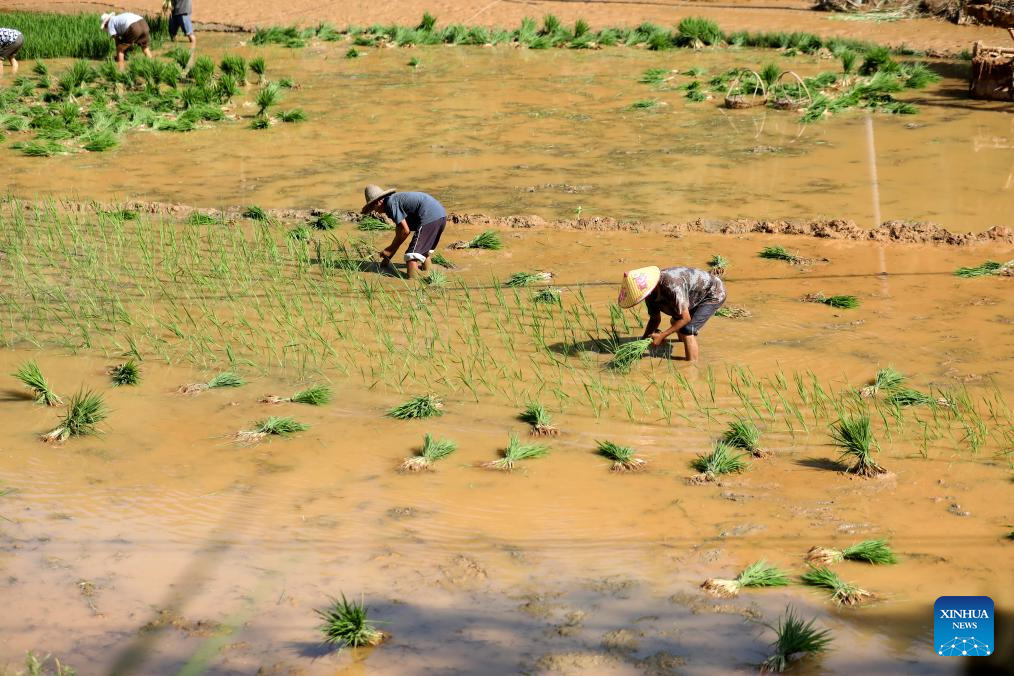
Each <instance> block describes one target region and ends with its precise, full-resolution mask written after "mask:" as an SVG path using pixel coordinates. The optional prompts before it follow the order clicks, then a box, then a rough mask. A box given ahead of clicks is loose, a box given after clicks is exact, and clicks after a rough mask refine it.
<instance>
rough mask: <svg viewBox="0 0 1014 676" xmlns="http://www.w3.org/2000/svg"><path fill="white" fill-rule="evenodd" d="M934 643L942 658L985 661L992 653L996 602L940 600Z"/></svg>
mask: <svg viewBox="0 0 1014 676" xmlns="http://www.w3.org/2000/svg"><path fill="white" fill-rule="evenodd" d="M933 643H934V649H935V650H936V653H937V655H942V656H943V657H985V656H986V655H991V654H992V653H993V599H991V598H989V597H988V596H941V597H940V598H938V599H937V602H936V603H934V604H933Z"/></svg>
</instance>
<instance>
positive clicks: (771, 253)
mask: <svg viewBox="0 0 1014 676" xmlns="http://www.w3.org/2000/svg"><path fill="white" fill-rule="evenodd" d="M757 255H758V256H760V257H761V258H769V259H771V260H776V261H786V262H788V263H799V262H801V261H802V259H801V258H800V257H799V256H797V255H796V254H794V253H791V252H790V251H788V250H787V249H786V248H785V247H781V246H766V247H764V248H763V249H761V252H760V253H759V254H757Z"/></svg>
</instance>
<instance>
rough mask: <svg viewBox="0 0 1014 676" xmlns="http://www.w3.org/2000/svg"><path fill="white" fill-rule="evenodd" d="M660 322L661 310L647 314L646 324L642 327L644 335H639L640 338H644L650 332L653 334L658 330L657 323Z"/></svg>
mask: <svg viewBox="0 0 1014 676" xmlns="http://www.w3.org/2000/svg"><path fill="white" fill-rule="evenodd" d="M661 323H662V313H661V312H655V313H652V314H649V315H648V325H647V326H645V327H644V335H643V336H641V339H642V340H643V339H644V338H647V337H648V336H650V335H651V334H653V333H655V332H656V331H658V327H659V325H660V324H661Z"/></svg>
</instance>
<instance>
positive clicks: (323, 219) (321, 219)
mask: <svg viewBox="0 0 1014 676" xmlns="http://www.w3.org/2000/svg"><path fill="white" fill-rule="evenodd" d="M310 226H311V227H313V228H315V229H317V230H334V229H335V228H337V227H338V217H337V216H335V215H334V214H333V213H331V212H327V213H325V214H321V215H320V216H318V217H317V218H315V219H313V220H312V221H310Z"/></svg>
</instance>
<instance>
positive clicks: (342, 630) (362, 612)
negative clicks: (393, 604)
mask: <svg viewBox="0 0 1014 676" xmlns="http://www.w3.org/2000/svg"><path fill="white" fill-rule="evenodd" d="M315 612H316V613H317V616H318V617H320V619H321V620H322V622H323V624H321V625H320V627H319V629H320V632H321V633H322V634H324V643H326V644H328V645H334V646H338V648H339V650H340V649H342V648H364V647H368V646H375V645H379V644H380V643H382V642H383V640H384V638H385V636H384V632H382V631H380V630H379V629H377V628H376V627H375V626H373V622H371V621H370V620H369V619H368V617H367V614H368V608H367V607H366V605H365V604H364V603H363V602H362V601H360V602H358V603H356V602H355V601H348V600H346V598H345V595H344V594H342V597H341V600H338V599H335V598H332V599H331V605H330V606H328V607H327V608H322V609H318V610H316V611H315Z"/></svg>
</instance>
